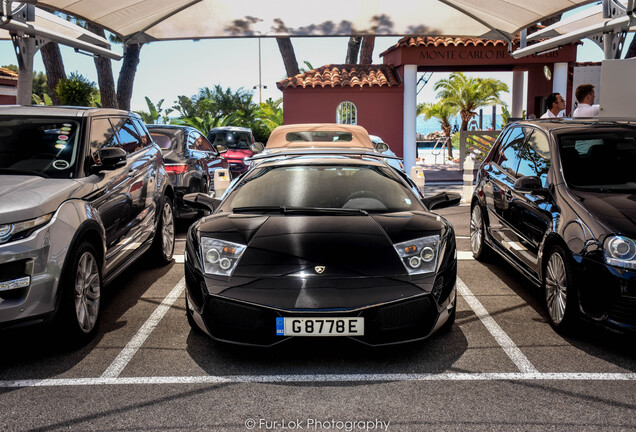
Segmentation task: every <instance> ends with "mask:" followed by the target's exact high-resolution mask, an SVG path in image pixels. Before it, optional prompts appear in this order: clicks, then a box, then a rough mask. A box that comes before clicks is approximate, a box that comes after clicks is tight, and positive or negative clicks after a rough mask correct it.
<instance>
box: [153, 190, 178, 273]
mask: <svg viewBox="0 0 636 432" xmlns="http://www.w3.org/2000/svg"><path fill="white" fill-rule="evenodd" d="M158 219H159V220H158V221H157V231H156V232H155V238H154V240H153V244H152V247H151V254H152V255H153V256H154V258H155V259H156V260H157V262H158V263H159V264H162V265H163V264H168V263H169V262H171V261H172V254H173V253H174V213H173V211H172V200H171V199H170V197H168V196H164V197H163V198H162V200H161V204H160V206H159V216H158Z"/></svg>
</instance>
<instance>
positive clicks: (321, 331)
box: [276, 317, 364, 336]
mask: <svg viewBox="0 0 636 432" xmlns="http://www.w3.org/2000/svg"><path fill="white" fill-rule="evenodd" d="M276 334H277V335H278V336H364V318H362V317H358V318H300V317H298V318H289V317H286V318H282V317H280V318H276Z"/></svg>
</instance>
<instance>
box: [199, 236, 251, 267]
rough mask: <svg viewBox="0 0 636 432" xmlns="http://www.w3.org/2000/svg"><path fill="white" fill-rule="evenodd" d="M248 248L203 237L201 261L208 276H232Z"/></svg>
mask: <svg viewBox="0 0 636 432" xmlns="http://www.w3.org/2000/svg"><path fill="white" fill-rule="evenodd" d="M246 247H247V246H245V245H242V244H238V243H232V242H228V241H223V240H217V239H214V238H210V237H201V260H202V261H203V269H204V270H205V273H207V274H214V275H221V276H231V275H232V273H233V272H234V269H235V268H236V264H237V263H238V261H239V259H241V255H243V252H244V251H245V248H246Z"/></svg>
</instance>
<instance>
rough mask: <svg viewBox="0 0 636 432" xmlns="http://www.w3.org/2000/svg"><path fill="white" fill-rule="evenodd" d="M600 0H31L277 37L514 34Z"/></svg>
mask: <svg viewBox="0 0 636 432" xmlns="http://www.w3.org/2000/svg"><path fill="white" fill-rule="evenodd" d="M594 1H595V0H532V1H526V2H520V1H516V0H419V1H413V0H344V1H343V0H322V1H320V2H318V3H315V2H304V3H303V2H298V1H297V0H267V1H263V0H231V1H228V0H109V1H103V0H30V1H29V2H30V3H36V4H37V5H43V6H47V7H50V8H53V9H57V10H60V11H64V12H67V13H69V14H71V15H74V16H76V17H81V18H85V19H87V20H90V21H93V22H94V23H96V24H99V25H101V26H103V27H104V28H106V29H108V30H109V31H111V32H113V33H115V34H117V35H119V36H120V37H122V38H123V39H124V40H125V41H130V42H149V41H154V40H177V39H205V38H223V37H246V36H252V37H273V36H349V35H352V34H357V35H362V34H375V35H380V36H403V35H439V36H457V37H459V36H467V37H468V36H469V37H483V38H497V39H502V38H503V39H508V40H511V39H512V38H513V36H514V35H515V34H517V32H519V31H520V30H522V29H524V28H526V27H528V26H529V25H532V24H534V23H536V22H538V21H541V19H543V18H546V17H549V16H552V15H555V14H557V13H561V12H564V11H567V10H570V9H572V8H575V7H578V6H580V5H583V4H587V3H593V2H594Z"/></svg>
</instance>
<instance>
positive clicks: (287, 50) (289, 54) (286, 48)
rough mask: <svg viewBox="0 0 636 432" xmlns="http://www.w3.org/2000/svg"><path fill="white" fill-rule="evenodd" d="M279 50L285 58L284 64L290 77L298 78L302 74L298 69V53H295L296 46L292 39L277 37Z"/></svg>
mask: <svg viewBox="0 0 636 432" xmlns="http://www.w3.org/2000/svg"><path fill="white" fill-rule="evenodd" d="M276 42H278V50H279V51H280V55H281V56H282V57H283V64H284V65H285V72H287V76H288V77H290V78H291V77H293V76H296V75H298V74H299V73H300V70H299V69H298V61H297V60H296V53H294V46H293V45H292V42H291V39H290V38H288V37H277V38H276Z"/></svg>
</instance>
